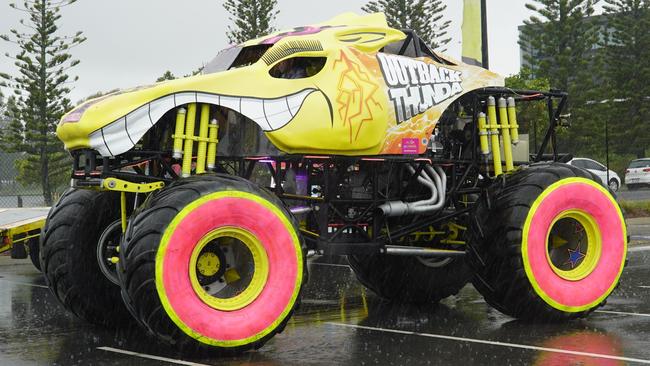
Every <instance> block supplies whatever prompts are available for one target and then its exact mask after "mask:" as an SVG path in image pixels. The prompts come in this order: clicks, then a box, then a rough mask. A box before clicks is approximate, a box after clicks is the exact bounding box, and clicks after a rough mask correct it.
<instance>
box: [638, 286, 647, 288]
mask: <svg viewBox="0 0 650 366" xmlns="http://www.w3.org/2000/svg"><path fill="white" fill-rule="evenodd" d="M639 287H640V288H650V286H639Z"/></svg>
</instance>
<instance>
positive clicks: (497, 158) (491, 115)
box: [487, 97, 503, 177]
mask: <svg viewBox="0 0 650 366" xmlns="http://www.w3.org/2000/svg"><path fill="white" fill-rule="evenodd" d="M487 110H488V113H487V114H488V122H489V125H488V127H489V128H490V137H491V139H492V161H493V163H494V176H495V177H496V176H499V175H501V173H503V168H502V167H501V147H500V146H499V124H498V123H497V108H496V101H495V100H494V97H488V103H487Z"/></svg>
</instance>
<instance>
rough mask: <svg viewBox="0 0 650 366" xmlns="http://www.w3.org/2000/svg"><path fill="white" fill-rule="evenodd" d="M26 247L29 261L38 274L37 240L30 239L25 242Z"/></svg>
mask: <svg viewBox="0 0 650 366" xmlns="http://www.w3.org/2000/svg"><path fill="white" fill-rule="evenodd" d="M27 247H28V248H29V259H30V260H31V261H32V264H33V265H34V267H36V269H37V270H39V272H40V271H41V259H40V258H39V255H38V252H39V239H38V238H31V239H29V241H28V242H27Z"/></svg>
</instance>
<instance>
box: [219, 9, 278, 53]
mask: <svg viewBox="0 0 650 366" xmlns="http://www.w3.org/2000/svg"><path fill="white" fill-rule="evenodd" d="M277 6H278V2H277V0H226V2H225V3H224V4H223V7H224V8H225V9H226V11H228V13H230V17H229V18H228V19H230V21H231V22H232V23H233V24H232V25H230V26H228V31H227V32H226V36H227V37H228V41H229V42H230V43H233V44H239V43H243V42H246V41H248V40H251V39H254V38H259V37H261V36H264V35H267V34H269V33H273V32H274V31H275V28H274V27H273V22H274V21H275V18H276V16H277V15H278V13H279V11H278V10H277V9H276V8H277Z"/></svg>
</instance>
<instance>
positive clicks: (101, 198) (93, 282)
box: [40, 189, 132, 327]
mask: <svg viewBox="0 0 650 366" xmlns="http://www.w3.org/2000/svg"><path fill="white" fill-rule="evenodd" d="M119 217H120V201H119V194H116V193H114V192H96V191H90V190H81V189H80V190H75V189H71V190H68V191H67V192H66V193H65V194H64V195H63V196H62V197H61V199H60V200H59V201H58V202H57V203H56V205H54V207H52V209H51V210H50V212H49V214H48V217H47V220H46V222H45V227H44V229H43V234H42V235H41V247H40V257H41V263H42V265H43V267H42V268H43V274H44V275H45V280H46V282H47V285H48V287H49V288H50V289H51V290H52V292H53V293H54V296H55V297H56V298H57V299H58V300H59V302H60V303H61V304H62V305H63V307H65V308H66V310H68V311H70V312H71V313H73V314H75V315H76V316H78V317H79V318H81V319H84V320H86V321H88V322H90V323H93V324H97V325H102V326H107V327H115V326H116V325H120V324H125V323H130V322H131V320H132V319H131V316H130V315H129V312H128V311H127V309H126V307H125V306H124V303H123V302H122V297H121V295H120V288H119V287H118V286H116V285H114V284H113V283H111V282H110V281H109V280H108V279H107V278H106V277H104V275H103V274H102V272H101V270H100V268H99V264H98V263H97V257H96V249H97V243H98V241H99V236H100V235H101V234H102V232H103V231H104V229H105V228H106V227H107V226H108V225H109V224H110V223H112V222H113V221H115V220H116V219H117V218H119Z"/></svg>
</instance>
